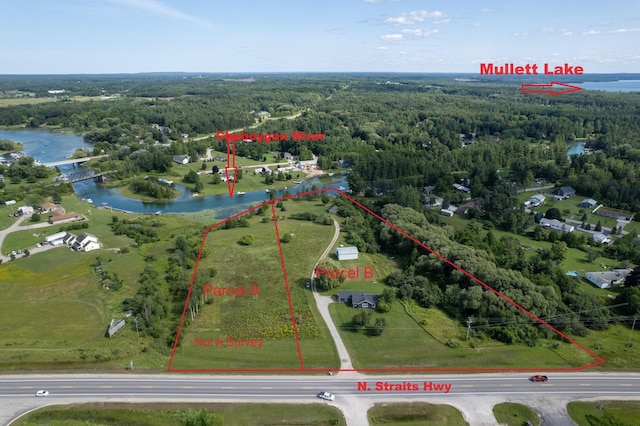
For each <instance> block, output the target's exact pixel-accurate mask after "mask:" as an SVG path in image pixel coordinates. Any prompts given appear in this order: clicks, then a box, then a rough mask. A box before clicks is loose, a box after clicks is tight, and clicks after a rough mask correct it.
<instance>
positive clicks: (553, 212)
mask: <svg viewBox="0 0 640 426" xmlns="http://www.w3.org/2000/svg"><path fill="white" fill-rule="evenodd" d="M544 217H546V218H547V219H556V220H562V213H560V209H558V208H557V207H551V208H550V209H549V210H547V211H546V213H545V214H544Z"/></svg>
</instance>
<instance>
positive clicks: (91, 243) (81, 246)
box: [72, 232, 102, 251]
mask: <svg viewBox="0 0 640 426" xmlns="http://www.w3.org/2000/svg"><path fill="white" fill-rule="evenodd" d="M101 246H102V245H101V244H100V241H98V237H96V236H95V235H93V234H89V233H86V232H83V233H82V234H80V235H79V236H78V238H77V239H76V240H75V242H74V243H73V247H72V248H73V249H74V250H77V251H91V250H97V249H99V248H100V247H101Z"/></svg>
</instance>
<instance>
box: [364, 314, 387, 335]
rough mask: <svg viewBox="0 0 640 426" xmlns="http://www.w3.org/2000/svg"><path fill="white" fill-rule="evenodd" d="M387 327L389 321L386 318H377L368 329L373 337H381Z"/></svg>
mask: <svg viewBox="0 0 640 426" xmlns="http://www.w3.org/2000/svg"><path fill="white" fill-rule="evenodd" d="M386 327H387V320H386V319H384V318H376V320H375V322H374V323H373V325H372V326H371V327H368V328H367V332H368V333H369V334H370V335H371V336H380V335H381V334H382V332H383V331H384V329H385V328H386Z"/></svg>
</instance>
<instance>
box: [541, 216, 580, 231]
mask: <svg viewBox="0 0 640 426" xmlns="http://www.w3.org/2000/svg"><path fill="white" fill-rule="evenodd" d="M540 226H543V227H545V228H551V229H553V230H554V231H562V232H573V231H574V230H575V229H576V227H575V226H573V225H569V224H567V223H562V222H560V221H559V220H557V219H547V218H542V219H540Z"/></svg>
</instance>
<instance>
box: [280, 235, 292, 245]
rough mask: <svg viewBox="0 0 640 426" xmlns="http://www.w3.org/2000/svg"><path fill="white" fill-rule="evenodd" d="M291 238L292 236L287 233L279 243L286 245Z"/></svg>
mask: <svg viewBox="0 0 640 426" xmlns="http://www.w3.org/2000/svg"><path fill="white" fill-rule="evenodd" d="M292 238H293V236H292V235H291V234H289V233H287V234H284V235H283V236H282V238H280V242H281V243H285V244H286V243H288V242H289V241H291V239H292Z"/></svg>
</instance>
